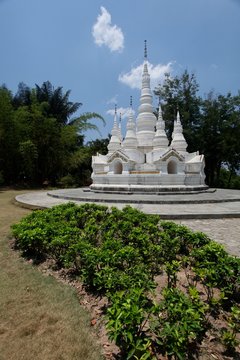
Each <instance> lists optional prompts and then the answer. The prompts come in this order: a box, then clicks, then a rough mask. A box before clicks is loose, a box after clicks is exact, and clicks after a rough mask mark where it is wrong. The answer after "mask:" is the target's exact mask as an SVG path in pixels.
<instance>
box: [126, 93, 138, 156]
mask: <svg viewBox="0 0 240 360" xmlns="http://www.w3.org/2000/svg"><path fill="white" fill-rule="evenodd" d="M132 103H133V101H132V96H130V111H129V117H128V121H127V132H126V137H125V139H124V141H123V148H124V149H129V150H131V149H137V146H138V142H137V137H136V126H135V121H134V118H133V108H132Z"/></svg>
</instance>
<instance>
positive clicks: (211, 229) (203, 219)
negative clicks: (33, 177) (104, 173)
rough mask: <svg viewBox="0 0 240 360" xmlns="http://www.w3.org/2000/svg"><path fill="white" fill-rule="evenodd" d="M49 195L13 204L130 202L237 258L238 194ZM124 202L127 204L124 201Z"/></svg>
mask: <svg viewBox="0 0 240 360" xmlns="http://www.w3.org/2000/svg"><path fill="white" fill-rule="evenodd" d="M50 195H51V196H49V195H48V192H47V191H41V192H39V191H38V192H30V193H26V194H23V195H18V196H17V197H16V201H17V202H18V203H20V204H21V205H22V206H26V207H30V208H49V207H52V206H54V205H58V204H62V203H67V202H69V201H71V202H75V203H77V204H82V203H85V202H94V203H103V204H105V205H108V206H116V207H118V208H120V209H122V208H123V207H124V206H126V205H127V204H128V203H129V204H131V206H134V207H135V208H137V209H139V210H141V211H143V212H146V213H151V214H159V215H160V216H161V217H162V218H163V219H173V220H174V221H176V222H178V223H182V224H184V225H187V226H189V227H190V228H192V229H193V230H196V231H202V232H205V233H206V234H208V235H209V236H210V237H211V238H212V239H213V240H216V241H218V242H220V243H222V244H223V245H224V246H225V247H226V249H227V250H228V251H229V252H230V253H231V254H233V255H236V256H240V191H231V190H217V191H215V192H212V193H211V192H209V193H202V194H194V195H193V194H192V195H180V194H179V195H169V196H167V195H155V196H154V195H144V196H143V195H137V194H135V195H126V194H125V195H115V194H114V195H113V194H94V193H89V192H85V191H84V190H83V189H64V190H54V191H51V192H50ZM156 197H157V199H156ZM124 199H125V200H127V201H125V202H124V201H123V200H124ZM129 200H131V201H129ZM144 200H145V202H144ZM146 202H149V203H146Z"/></svg>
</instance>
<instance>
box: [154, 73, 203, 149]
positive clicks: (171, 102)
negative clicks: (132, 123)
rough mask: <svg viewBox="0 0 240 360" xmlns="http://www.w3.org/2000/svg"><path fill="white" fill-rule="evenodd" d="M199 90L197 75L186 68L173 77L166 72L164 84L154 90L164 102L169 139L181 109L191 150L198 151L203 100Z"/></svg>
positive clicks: (184, 130)
mask: <svg viewBox="0 0 240 360" xmlns="http://www.w3.org/2000/svg"><path fill="white" fill-rule="evenodd" d="M198 90H199V85H198V83H197V80H196V77H195V75H194V74H189V73H188V72H187V70H185V71H184V72H183V74H182V75H180V76H175V77H171V76H170V74H166V75H165V79H164V82H163V84H162V85H159V86H158V87H157V88H156V89H155V91H154V93H155V95H156V96H158V97H159V99H160V101H161V103H162V110H163V118H164V120H165V124H166V132H167V135H168V138H169V140H171V133H172V130H173V122H174V120H175V119H176V114H177V110H179V112H180V116H181V122H182V125H183V133H184V135H185V138H186V140H187V143H188V151H189V152H192V151H196V150H197V148H198V143H199V139H198V136H197V134H198V128H199V121H200V103H201V101H200V97H199V96H198V95H197V93H198Z"/></svg>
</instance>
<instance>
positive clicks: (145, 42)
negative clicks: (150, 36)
mask: <svg viewBox="0 0 240 360" xmlns="http://www.w3.org/2000/svg"><path fill="white" fill-rule="evenodd" d="M144 59H145V60H147V40H144Z"/></svg>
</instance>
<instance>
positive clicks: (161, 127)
mask: <svg viewBox="0 0 240 360" xmlns="http://www.w3.org/2000/svg"><path fill="white" fill-rule="evenodd" d="M156 129H157V130H156V133H155V136H154V139H153V148H154V150H157V149H161V148H167V147H168V142H169V141H168V138H167V135H166V132H165V123H164V120H163V117H162V108H161V102H160V98H159V107H158V119H157V123H156Z"/></svg>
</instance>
